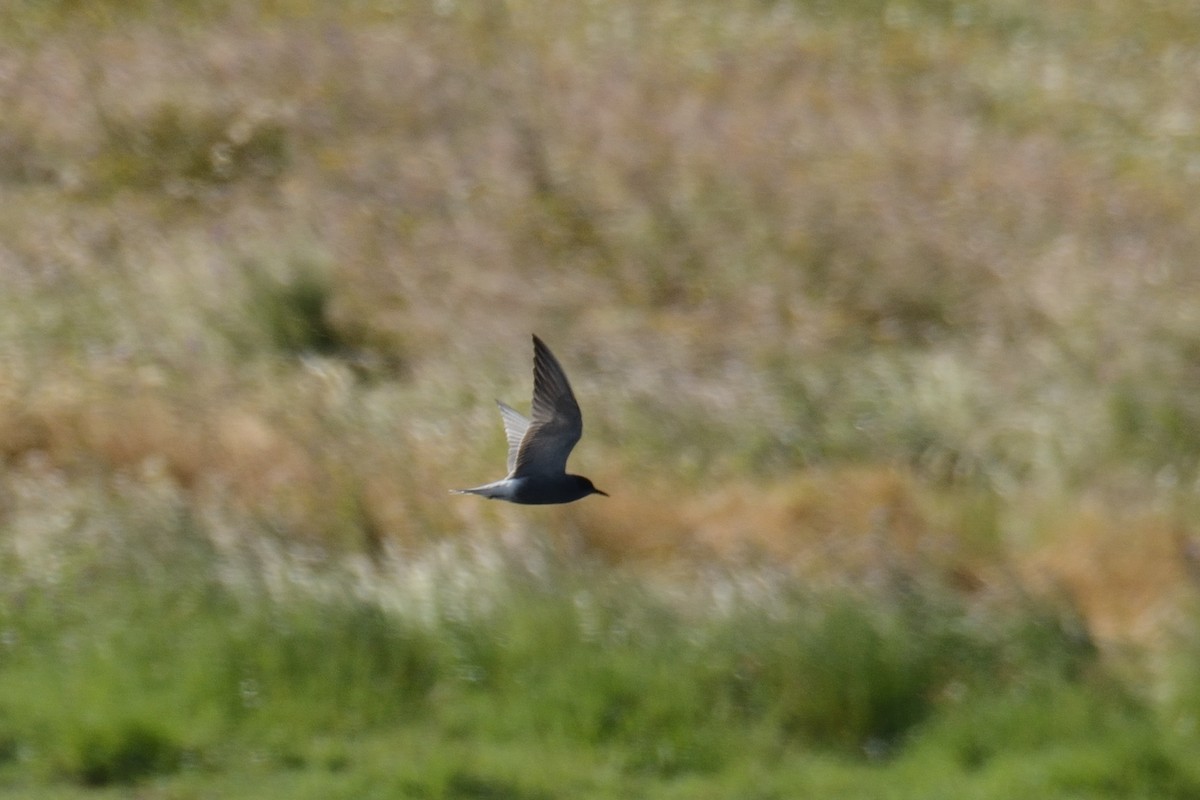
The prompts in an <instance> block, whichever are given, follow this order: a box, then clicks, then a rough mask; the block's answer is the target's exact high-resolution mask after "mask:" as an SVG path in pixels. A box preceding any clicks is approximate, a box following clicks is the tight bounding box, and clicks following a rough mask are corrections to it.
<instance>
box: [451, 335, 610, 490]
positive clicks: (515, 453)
mask: <svg viewBox="0 0 1200 800" xmlns="http://www.w3.org/2000/svg"><path fill="white" fill-rule="evenodd" d="M496 405H498V406H499V407H500V416H501V418H502V419H503V420H504V435H505V436H506V437H507V438H508V476H507V477H506V478H504V479H502V480H498V481H495V482H493V483H488V484H485V485H483V486H476V487H475V488H473V489H452V490H451V491H453V492H455V493H457V494H477V495H481V496H483V497H487V498H490V499H494V500H507V501H509V502H510V503H524V504H527V505H544V504H549V503H570V502H572V501H574V500H579V499H580V498H583V497H587V496H588V495H589V494H602V495H604V496H605V497H607V496H608V494H607V493H605V492H602V491H600V490H599V489H597V488H596V487H595V486H593V485H592V482H591V481H590V480H588V479H587V478H585V477H583V476H582V475H570V474H568V473H567V457H568V456H570V455H571V450H573V449H574V447H575V445H576V444H577V443H578V442H579V438H580V437H581V436H582V435H583V415H582V414H581V413H580V412H579V403H577V402H576V401H575V394H574V392H572V391H571V384H570V383H568V382H567V375H566V373H565V372H563V368H562V365H561V364H559V363H558V359H557V358H555V357H554V354H553V353H551V352H550V348H549V347H546V344H545V342H543V341H542V340H541V339H539V338H538V337H537V336H534V337H533V411H532V412H531V414H530V417H529V418H528V419H527V418H526V417H525V416H524V415H522V414H521V413H520V412H518V411H517V410H515V409H513V408H512V407H510V406H507V405H505V404H504V403H502V402H500V401H499V400H497V401H496Z"/></svg>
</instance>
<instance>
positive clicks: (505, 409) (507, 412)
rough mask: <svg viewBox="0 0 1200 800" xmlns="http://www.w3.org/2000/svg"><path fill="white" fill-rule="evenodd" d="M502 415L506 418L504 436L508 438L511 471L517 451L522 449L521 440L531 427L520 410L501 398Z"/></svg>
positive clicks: (499, 404)
mask: <svg viewBox="0 0 1200 800" xmlns="http://www.w3.org/2000/svg"><path fill="white" fill-rule="evenodd" d="M496 405H498V406H500V417H501V418H502V419H503V420H504V436H505V437H506V438H507V439H508V471H509V472H510V473H511V472H512V471H513V467H515V466H516V464H517V451H518V450H520V449H521V440H522V439H524V438H525V431H526V430H527V429H528V428H529V420H528V419H527V418H526V417H525V415H524V414H522V413H521V412H520V411H517V410H516V409H515V408H513V407H511V406H509V405H506V404H504V403H502V402H500V401H499V400H497V401H496Z"/></svg>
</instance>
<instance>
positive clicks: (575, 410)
mask: <svg viewBox="0 0 1200 800" xmlns="http://www.w3.org/2000/svg"><path fill="white" fill-rule="evenodd" d="M505 416H506V417H507V414H506V415H505ZM505 430H506V431H507V430H508V421H507V419H506V420H505ZM581 436H583V415H582V414H581V413H580V412H579V403H577V402H576V401H575V394H574V393H573V392H572V391H571V384H570V383H568V382H567V375H566V373H564V372H563V368H562V365H561V364H559V363H558V359H556V358H555V357H554V354H553V353H551V352H550V348H548V347H546V344H545V343H544V342H543V341H542V340H541V339H539V338H538V337H537V336H534V337H533V413H532V415H531V417H530V420H529V427H528V428H527V429H526V431H525V435H524V437H523V438H522V439H521V444H520V447H518V448H517V456H516V464H515V465H514V466H513V467H512V473H511V475H510V476H509V477H512V478H519V477H523V476H527V475H561V474H563V473H564V472H566V470H567V457H568V456H569V455H571V450H573V449H574V447H575V444H576V443H577V442H578V441H579V438H580V437H581ZM510 442H511V440H510Z"/></svg>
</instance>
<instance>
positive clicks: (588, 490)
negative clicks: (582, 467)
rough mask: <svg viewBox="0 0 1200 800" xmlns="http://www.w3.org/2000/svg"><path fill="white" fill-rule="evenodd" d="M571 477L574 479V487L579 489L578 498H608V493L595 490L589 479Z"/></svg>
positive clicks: (579, 476)
mask: <svg viewBox="0 0 1200 800" xmlns="http://www.w3.org/2000/svg"><path fill="white" fill-rule="evenodd" d="M571 477H572V478H574V479H575V485H576V486H578V487H579V492H580V497H587V496H588V495H589V494H602V495H604V496H605V497H608V492H603V491H601V490H599V489H597V488H596V485H595V484H594V483H592V481H591V480H590V479H589V478H585V477H583V476H582V475H572V476H571Z"/></svg>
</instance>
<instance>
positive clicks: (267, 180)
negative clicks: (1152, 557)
mask: <svg viewBox="0 0 1200 800" xmlns="http://www.w3.org/2000/svg"><path fill="white" fill-rule="evenodd" d="M4 15H5V18H6V19H7V20H8V21H9V22H11V23H12V25H8V26H5V27H6V30H7V31H8V33H6V34H4V36H5V37H6V41H7V45H6V47H5V48H3V52H2V53H0V103H2V104H3V106H4V107H5V108H6V109H7V111H6V113H5V115H4V118H3V119H2V120H0V156H2V158H0V161H2V162H3V164H4V166H3V167H0V192H2V193H3V196H4V202H3V210H2V211H0V281H2V282H3V286H4V292H3V293H2V294H0V335H2V337H3V339H2V341H3V343H4V346H3V354H2V360H0V402H2V404H3V405H2V409H3V411H2V414H0V452H2V453H3V454H4V456H5V459H6V462H7V464H8V470H9V472H10V473H12V472H16V473H18V474H19V473H21V472H22V471H23V470H33V471H34V472H35V473H36V471H37V469H40V468H41V467H40V466H38V465H42V464H44V462H46V461H48V462H49V463H50V464H52V465H53V466H54V467H55V468H56V469H59V470H62V471H63V474H65V475H67V476H68V480H71V479H73V478H71V477H70V476H75V475H80V474H85V473H89V472H90V471H94V470H99V471H101V472H116V473H119V474H122V475H126V476H130V477H132V478H133V479H134V480H136V479H137V476H138V475H139V474H142V473H152V474H160V473H163V472H165V473H166V474H168V475H169V476H171V477H172V478H173V479H174V480H175V481H177V482H178V483H179V485H180V486H183V487H186V488H187V489H188V490H189V491H190V492H193V493H194V496H195V498H196V502H197V503H198V504H200V505H203V504H206V503H217V504H227V505H229V506H230V507H232V508H234V509H236V510H237V513H239V514H244V515H245V517H246V519H247V520H251V521H254V523H255V524H259V523H262V522H263V521H265V522H266V523H267V524H268V525H269V526H270V527H271V528H272V529H275V530H279V531H282V532H284V534H285V535H288V536H296V537H298V538H299V539H301V540H304V541H312V542H324V543H326V544H328V543H335V544H336V546H339V547H342V546H349V547H366V548H368V549H372V548H379V547H383V546H386V545H387V544H388V543H389V542H402V543H405V544H412V543H418V542H424V541H429V540H437V539H440V538H442V537H444V536H453V535H456V534H459V533H461V532H463V531H467V530H480V529H484V530H497V531H504V530H511V529H520V528H522V527H525V526H529V525H533V526H534V527H538V526H542V527H544V528H546V529H553V530H556V531H558V530H567V531H571V532H573V533H572V534H571V535H572V536H574V537H575V539H577V540H578V542H577V544H579V546H586V547H590V548H595V549H596V550H598V551H601V552H604V553H606V554H608V555H610V556H612V557H616V558H622V557H629V556H634V555H637V556H648V557H652V560H661V559H664V558H668V559H669V558H672V557H674V556H676V555H678V554H688V553H702V554H711V553H713V552H717V553H724V554H726V555H727V556H730V557H732V556H733V555H734V554H741V555H742V556H745V554H747V553H750V554H756V553H760V552H766V553H770V554H772V555H774V556H775V557H783V558H788V559H794V561H795V562H796V563H807V561H808V560H809V559H810V558H817V557H816V556H814V555H811V554H812V553H814V552H816V549H814V547H815V546H814V545H813V544H812V543H813V542H814V541H816V542H820V543H822V544H820V547H825V548H826V549H828V548H830V547H832V548H833V549H834V550H838V549H839V548H840V547H842V545H840V544H834V545H829V544H828V542H830V541H833V542H835V543H836V542H840V541H841V540H842V539H843V538H845V539H847V540H848V541H851V542H853V541H857V540H858V539H859V537H867V538H868V539H869V538H870V536H872V535H876V536H882V537H883V538H884V539H887V540H888V541H891V540H895V541H899V542H903V543H904V545H903V547H905V548H910V547H912V548H916V549H917V550H920V549H921V547H927V549H928V550H929V551H930V552H934V553H936V554H937V555H936V556H933V557H934V558H936V559H943V560H945V561H946V564H945V569H946V570H947V571H948V572H949V573H954V574H959V575H960V576H962V577H961V579H962V580H963V581H964V585H966V584H974V583H976V582H978V581H980V580H982V578H980V577H979V576H980V575H983V574H984V573H986V572H987V571H988V570H987V569H986V568H984V567H981V566H980V565H979V564H978V563H977V562H979V561H980V560H981V559H982V560H985V561H986V560H989V559H990V560H991V561H992V562H994V563H995V562H1003V561H1004V560H1005V559H1006V558H1007V557H1008V556H1009V555H1012V556H1013V557H1015V558H1018V559H1020V560H1024V559H1028V560H1030V562H1031V563H1036V564H1041V563H1049V564H1058V565H1059V566H1057V567H1055V568H1054V570H1053V571H1054V572H1055V574H1056V575H1059V576H1060V577H1061V578H1062V579H1063V580H1064V581H1066V582H1067V583H1068V584H1070V585H1071V586H1072V587H1073V588H1074V589H1075V591H1077V592H1079V593H1082V594H1083V595H1088V594H1089V593H1090V594H1092V595H1100V594H1104V593H1109V592H1112V591H1114V590H1113V589H1112V587H1111V586H1110V585H1109V584H1107V583H1106V582H1105V581H1103V580H1100V579H1099V577H1098V576H1099V575H1100V574H1101V573H1100V572H1095V571H1093V574H1092V577H1091V578H1086V579H1085V578H1082V577H1079V575H1078V573H1080V572H1081V571H1082V572H1084V573H1087V572H1089V569H1090V568H1089V567H1088V566H1087V565H1088V564H1090V563H1092V562H1091V561H1090V560H1089V559H1090V556H1089V555H1088V554H1090V553H1097V552H1098V553H1104V552H1106V551H1107V550H1108V549H1109V548H1110V544H1109V543H1108V542H1107V540H1106V539H1105V537H1104V536H1099V535H1097V536H1091V535H1081V536H1076V535H1075V533H1074V532H1077V531H1079V530H1085V531H1086V530H1087V529H1088V527H1089V525H1090V523H1089V522H1088V520H1090V519H1091V518H1092V515H1093V514H1094V513H1098V514H1100V515H1101V516H1104V515H1107V514H1109V513H1111V512H1112V511H1113V510H1114V509H1117V508H1120V509H1121V510H1122V511H1130V509H1132V510H1131V511H1130V513H1133V514H1134V515H1141V518H1144V519H1147V520H1150V521H1149V522H1147V523H1146V525H1147V526H1148V527H1149V528H1150V529H1152V530H1160V529H1171V530H1180V531H1182V533H1181V534H1180V536H1179V537H1178V539H1179V541H1181V542H1184V543H1186V542H1187V541H1189V540H1190V537H1193V534H1192V533H1191V532H1192V531H1193V530H1194V526H1195V520H1196V517H1195V513H1194V509H1192V508H1191V506H1190V504H1189V503H1188V502H1187V500H1186V498H1187V496H1188V495H1189V493H1190V491H1191V489H1192V487H1193V485H1194V481H1195V480H1196V477H1197V473H1196V454H1197V452H1200V438H1198V436H1197V434H1196V431H1197V430H1200V406H1198V405H1197V403H1196V401H1195V399H1194V398H1195V397H1197V396H1200V393H1198V392H1197V391H1195V390H1196V389H1197V386H1196V375H1195V370H1194V365H1193V364H1192V361H1193V360H1194V356H1195V353H1196V342H1197V341H1198V339H1197V337H1198V335H1200V326H1198V322H1197V315H1196V312H1195V307H1196V303H1195V293H1196V288H1197V287H1196V281H1197V277H1196V276H1197V273H1196V271H1195V270H1194V268H1193V266H1194V265H1193V263H1192V262H1193V258H1192V255H1193V253H1195V252H1196V250H1197V245H1198V244H1200V226H1198V224H1197V222H1196V220H1195V215H1194V214H1193V213H1191V210H1192V209H1193V208H1194V207H1195V205H1196V200H1197V195H1198V193H1200V186H1198V181H1197V178H1196V171H1195V167H1196V164H1195V163H1194V162H1195V156H1194V153H1193V151H1194V144H1195V141H1196V131H1197V120H1198V119H1200V116H1198V115H1200V107H1198V105H1200V97H1198V96H1197V94H1196V92H1195V90H1194V89H1193V88H1191V87H1193V86H1195V85H1197V84H1196V81H1195V80H1194V77H1195V74H1194V73H1195V70H1196V65H1195V63H1194V59H1192V58H1191V57H1190V56H1189V55H1188V50H1187V48H1186V47H1184V46H1183V44H1182V43H1183V42H1185V41H1186V40H1187V34H1188V33H1189V32H1194V31H1195V29H1196V28H1198V27H1200V21H1198V20H1197V19H1196V18H1195V14H1194V13H1193V12H1192V11H1191V10H1190V8H1189V7H1188V6H1187V4H1185V3H1180V2H1162V3H1157V4H1155V5H1153V6H1152V7H1149V8H1132V7H1130V8H1126V7H1124V6H1122V5H1121V4H1107V5H1102V6H1093V5H1091V4H1066V5H1062V4H1060V5H1057V6H1055V7H1054V8H1048V9H1047V8H1042V7H1040V6H1037V5H1036V4H1027V3H1021V2H1012V3H1006V4H1002V5H994V4H987V5H984V4H971V3H963V4H957V5H956V6H954V8H950V7H948V6H946V5H945V4H942V3H936V2H912V3H907V4H888V5H887V6H886V7H884V6H881V5H880V4H876V3H854V4H827V3H815V4H800V3H798V4H774V5H771V6H764V5H762V4H758V3H741V2H735V3H724V4H712V5H705V6H704V7H703V8H702V9H701V8H698V7H696V6H695V4H687V5H684V4H681V3H676V2H659V3H653V4H648V5H645V4H643V5H636V4H633V5H630V4H622V3H619V2H614V3H605V4H592V5H579V4H575V5H567V6H562V5H556V4H548V3H541V2H536V0H535V1H531V2H513V3H508V4H505V5H503V6H498V5H475V4H463V5H459V6H453V7H451V6H438V5H436V4H434V5H430V6H423V5H420V4H414V5H406V6H403V7H395V8H382V7H380V8H376V7H375V6H372V5H369V4H351V5H349V6H345V7H341V6H339V7H337V8H334V7H327V6H325V5H323V4H319V3H306V2H299V0H296V2H287V1H286V0H285V1H284V2H278V3H264V4H251V5H246V4H238V5H236V6H234V5H224V4H218V5H216V6H209V7H204V8H201V7H200V6H193V5H189V4H183V5H180V6H178V7H177V6H176V5H174V4H162V3H155V2H146V3H138V4H133V5H121V4H113V3H99V4H93V5H92V6H91V7H89V9H88V10H79V9H76V10H72V9H71V8H69V7H68V6H57V5H53V4H50V5H46V6H42V7H40V8H38V9H34V8H32V7H31V6H28V5H18V6H14V7H12V8H10V9H9V10H8V11H6V12H4ZM1117 32H1120V35H1117ZM1097 43H1101V44H1102V45H1103V46H1097ZM530 330H536V331H538V332H540V333H541V334H542V335H543V336H545V337H546V338H547V339H548V341H550V342H551V343H552V345H553V346H554V347H555V349H556V351H557V352H558V354H559V356H560V358H561V359H562V360H563V361H564V363H565V364H567V366H568V371H569V372H570V374H571V375H572V377H573V380H574V381H575V386H576V390H577V392H578V394H579V395H580V398H581V401H582V402H583V405H584V409H585V414H586V416H587V430H588V433H587V436H586V437H585V439H584V441H583V444H582V445H581V447H580V449H579V452H578V454H577V455H576V456H575V459H576V460H575V462H574V463H575V465H577V466H578V469H579V471H582V472H585V473H588V474H591V475H593V476H594V477H595V478H596V479H597V481H598V483H599V484H600V485H602V486H605V487H606V488H609V489H610V491H612V492H613V494H614V495H615V498H614V499H613V500H612V502H611V503H610V504H608V505H604V504H602V503H600V502H597V503H590V504H583V505H580V506H578V507H571V508H569V509H565V510H556V511H550V512H547V513H545V514H538V515H536V516H534V517H533V518H532V519H533V520H535V521H534V522H530V521H529V519H530V518H529V517H527V516H520V515H518V512H516V511H514V510H511V509H506V508H500V509H497V508H493V507H490V506H481V505H479V504H471V503H469V502H467V503H463V502H457V503H455V502H451V501H450V500H449V499H448V498H447V497H446V496H445V493H444V490H445V489H446V488H449V487H451V486H456V485H460V484H465V483H470V482H473V481H478V480H482V479H485V478H489V477H493V473H495V472H496V465H497V464H499V463H501V454H502V448H503V442H502V437H501V436H500V435H499V426H498V425H497V420H496V419H495V418H494V417H495V415H494V412H493V410H492V408H491V397H493V396H498V397H501V398H503V399H506V400H507V401H509V402H513V403H517V404H518V405H519V404H520V402H521V401H522V399H523V398H524V397H526V396H527V394H528V391H529V383H530V381H529V375H528V372H529V370H528V353H527V336H528V332H529V331H530ZM31 465H32V466H31ZM47 491H53V489H52V488H48V489H47ZM980 496H983V497H987V498H990V499H989V500H986V501H980V500H979V499H978V498H979V497H980ZM1079 497H1083V498H1085V499H1086V502H1085V501H1084V500H1080V501H1078V502H1077V501H1076V498H1079ZM983 506H987V507H989V508H993V509H998V510H992V511H988V512H986V513H983V515H982V518H981V517H980V516H979V514H980V513H981V512H980V511H979V509H980V508H981V507H983ZM1097 507H1098V508H1099V509H1100V511H1098V512H1095V511H1093V510H1092V509H1094V508H1097ZM1047 508H1066V509H1068V511H1067V512H1066V514H1065V517H1066V519H1065V520H1061V521H1059V522H1055V523H1054V524H1049V525H1047V524H1043V516H1046V515H1048V516H1051V517H1053V514H1050V513H1049V512H1046V511H1045V509H1047ZM1077 508H1081V509H1087V510H1081V511H1078V512H1076V511H1074V509H1077ZM1134 528H1135V529H1139V526H1134ZM979 530H983V531H984V533H982V534H981V533H978V531H979ZM873 531H874V532H875V533H872V532H873ZM880 531H882V533H879V532H880ZM993 533H994V536H995V537H996V538H997V539H998V541H1000V542H1001V544H1000V545H995V544H987V545H976V544H971V543H972V542H977V541H980V540H987V539H989V537H992V536H993ZM1135 535H1136V534H1135ZM956 541H966V542H968V544H967V545H966V546H963V545H961V544H951V545H945V544H944V543H945V542H956ZM913 542H916V543H917V544H913ZM920 542H927V543H928V542H932V543H934V544H920ZM1064 542H1069V543H1070V544H1069V545H1064V544H1063V543H1064ZM888 546H889V547H891V546H892V545H888ZM847 547H850V546H849V545H847ZM1181 547H1182V545H1181ZM1043 548H1045V550H1043ZM818 549H819V548H818ZM881 552H882V551H881ZM946 552H950V553H961V555H960V556H946V555H944V554H945V553H946ZM997 553H999V554H1001V555H997ZM746 557H749V556H746ZM821 558H826V557H825V556H822V557H821ZM1164 558H1165V559H1166V560H1167V561H1168V562H1170V564H1171V566H1164V567H1163V568H1162V569H1161V570H1150V571H1149V572H1148V574H1147V575H1145V577H1143V578H1139V579H1138V580H1137V581H1133V582H1132V583H1133V584H1136V585H1134V586H1132V587H1131V588H1129V589H1128V590H1125V589H1122V590H1120V592H1121V594H1122V596H1124V595H1125V594H1126V593H1128V594H1130V596H1132V595H1136V594H1137V593H1138V592H1143V591H1150V590H1153V589H1155V588H1156V587H1159V586H1163V585H1169V586H1171V587H1174V588H1172V589H1171V592H1175V591H1177V592H1178V593H1179V594H1184V593H1186V592H1187V591H1189V590H1188V589H1186V588H1185V587H1186V586H1187V585H1188V583H1187V580H1186V579H1185V578H1182V577H1180V576H1181V575H1182V574H1183V573H1181V572H1180V570H1179V568H1178V564H1179V563H1181V562H1178V561H1176V560H1175V556H1173V555H1166V556H1164ZM1064 559H1065V560H1066V562H1068V563H1063V561H1064ZM852 560H853V559H852ZM814 563H819V564H822V565H828V564H829V563H830V562H828V560H821V559H817V561H816V562H814ZM1089 587H1093V588H1089ZM1084 605H1085V607H1090V605H1089V604H1088V602H1087V601H1086V600H1085V602H1084ZM1143 622H1144V620H1140V619H1139V620H1133V621H1127V622H1125V623H1123V624H1120V625H1116V626H1115V629H1116V630H1121V631H1128V630H1130V629H1136V628H1138V626H1139V625H1141V624H1142V623H1143Z"/></svg>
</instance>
